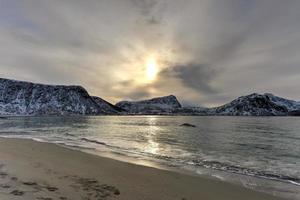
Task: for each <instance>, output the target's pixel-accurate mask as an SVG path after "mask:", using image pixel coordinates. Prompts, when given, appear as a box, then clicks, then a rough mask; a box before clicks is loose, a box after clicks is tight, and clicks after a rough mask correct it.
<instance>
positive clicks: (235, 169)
mask: <svg viewBox="0 0 300 200" xmlns="http://www.w3.org/2000/svg"><path fill="white" fill-rule="evenodd" d="M189 164H192V165H195V166H201V167H205V168H209V169H214V170H222V171H226V172H230V173H236V174H242V175H248V176H255V177H260V178H266V179H272V180H277V181H282V182H287V183H292V184H295V185H300V178H299V177H294V176H289V175H283V174H278V173H275V172H267V171H260V170H256V169H249V168H246V167H240V166H234V165H229V164H226V163H221V162H218V161H206V160H193V161H192V162H189Z"/></svg>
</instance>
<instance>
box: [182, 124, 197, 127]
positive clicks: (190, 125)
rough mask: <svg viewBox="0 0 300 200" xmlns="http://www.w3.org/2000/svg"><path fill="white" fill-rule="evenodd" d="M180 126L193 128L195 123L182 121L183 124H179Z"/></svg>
mask: <svg viewBox="0 0 300 200" xmlns="http://www.w3.org/2000/svg"><path fill="white" fill-rule="evenodd" d="M180 126H186V127H193V128H195V127H196V125H193V124H189V123H184V124H181V125H180Z"/></svg>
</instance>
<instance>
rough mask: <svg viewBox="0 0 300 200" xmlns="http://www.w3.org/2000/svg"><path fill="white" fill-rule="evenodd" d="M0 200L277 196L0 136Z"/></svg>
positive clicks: (196, 199)
mask: <svg viewBox="0 0 300 200" xmlns="http://www.w3.org/2000/svg"><path fill="white" fill-rule="evenodd" d="M0 158H1V159H0V167H1V168H0V199H1V200H6V199H7V200H8V199H9V200H10V199H24V200H33V199H40V200H51V199H53V200H55V199H59V200H66V199H72V200H77V199H78V200H79V199H80V200H81V199H85V200H88V199H91V200H92V199H97V200H98V199H99V200H100V199H120V200H121V199H122V200H143V199H144V200H154V199H156V200H157V199H163V200H176V199H178V200H199V199H203V200H208V199H210V200H218V199H224V200H227V199H228V200H233V199H243V200H247V199H249V200H250V199H251V200H253V199H256V200H258V199H264V200H275V199H280V198H278V197H274V196H271V195H268V194H265V193H260V192H256V191H252V190H249V189H246V188H243V187H241V186H238V185H233V184H230V183H225V182H222V181H219V180H214V179H210V178H208V177H199V176H192V175H187V174H181V173H177V172H172V171H166V170H161V169H156V168H151V167H146V166H140V165H135V164H131V163H126V162H121V161H117V160H113V159H110V158H105V157H101V156H96V155H92V154H88V153H84V152H81V151H77V150H72V149H69V148H65V147H62V146H59V145H56V144H50V143H41V142H36V141H32V140H28V139H7V138H1V139H0Z"/></svg>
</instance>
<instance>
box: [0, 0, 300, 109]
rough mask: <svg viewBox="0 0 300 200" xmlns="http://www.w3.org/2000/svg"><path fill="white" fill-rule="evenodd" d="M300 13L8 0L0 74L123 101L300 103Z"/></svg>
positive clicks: (192, 0) (237, 4)
mask: <svg viewBox="0 0 300 200" xmlns="http://www.w3.org/2000/svg"><path fill="white" fill-rule="evenodd" d="M299 10H300V1H299V0H256V1H255V0H64V1H62V0H22V1H20V0H0V76H1V77H3V78H13V79H19V80H26V81H32V82H40V83H47V84H48V83H50V84H71V85H73V84H75V85H82V86H84V87H85V88H86V89H87V90H88V91H89V93H90V94H91V95H97V96H100V97H102V98H104V99H107V100H109V101H112V102H113V103H116V102H117V101H119V100H124V99H127V100H128V99H132V100H139V99H144V98H149V97H155V96H161V95H168V94H174V95H176V96H177V97H178V98H179V100H180V101H182V102H184V103H186V104H196V105H202V106H214V105H219V104H222V103H225V102H227V101H230V100H232V99H234V98H236V97H237V96H241V95H246V94H249V93H252V92H259V93H265V92H270V93H274V94H276V95H279V96H283V97H287V98H291V99H295V100H300V11H299ZM149 60H151V61H149ZM149 62H150V63H151V62H154V63H155V66H154V68H155V69H154V70H153V69H152V72H151V71H150V73H154V74H152V75H153V76H150V77H151V78H150V77H149V69H148V67H149Z"/></svg>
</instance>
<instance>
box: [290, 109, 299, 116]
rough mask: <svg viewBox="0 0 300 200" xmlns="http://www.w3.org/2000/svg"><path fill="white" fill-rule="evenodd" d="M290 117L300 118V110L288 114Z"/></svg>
mask: <svg viewBox="0 0 300 200" xmlns="http://www.w3.org/2000/svg"><path fill="white" fill-rule="evenodd" d="M288 115H289V116H300V110H292V111H290V112H289V113H288Z"/></svg>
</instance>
